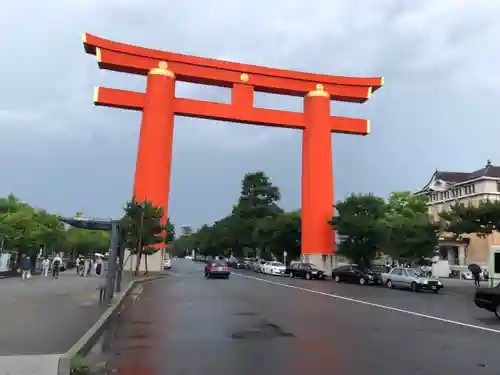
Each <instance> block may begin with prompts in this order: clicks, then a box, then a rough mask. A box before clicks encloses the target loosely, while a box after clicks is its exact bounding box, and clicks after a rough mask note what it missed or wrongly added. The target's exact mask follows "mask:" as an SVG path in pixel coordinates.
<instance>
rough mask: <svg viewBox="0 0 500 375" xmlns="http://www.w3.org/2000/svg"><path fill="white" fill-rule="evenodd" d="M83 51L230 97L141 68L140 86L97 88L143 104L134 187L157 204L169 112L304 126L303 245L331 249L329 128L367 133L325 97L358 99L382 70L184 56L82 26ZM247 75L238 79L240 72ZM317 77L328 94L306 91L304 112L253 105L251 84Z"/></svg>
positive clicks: (163, 185) (102, 61)
mask: <svg viewBox="0 0 500 375" xmlns="http://www.w3.org/2000/svg"><path fill="white" fill-rule="evenodd" d="M84 46H85V49H86V51H87V52H88V53H90V54H94V55H97V57H98V63H99V67H100V68H102V69H108V70H114V71H119V72H126V73H132V74H140V75H148V72H149V71H150V70H151V69H153V68H156V67H158V63H159V62H160V61H166V62H167V63H168V69H169V70H170V71H172V72H173V73H175V75H176V78H175V79H177V80H180V81H185V82H191V83H200V84H208V85H216V86H223V87H230V88H232V95H231V104H221V103H212V102H205V101H200V100H193V99H184V98H175V97H174V91H175V79H172V78H170V77H167V76H162V75H148V78H147V89H146V93H140V92H132V91H127V90H116V89H110V88H103V87H101V88H99V92H98V95H97V97H96V98H95V104H96V105H102V106H108V107H116V108H124V109H133V110H142V111H143V119H142V124H141V132H140V139H139V151H138V155H137V166H136V175H135V182H134V193H135V195H136V198H137V199H138V200H146V199H148V200H151V201H152V202H153V203H154V204H156V205H161V206H162V207H163V208H164V213H165V218H166V217H168V196H169V191H170V171H171V164H172V142H173V131H174V115H180V116H188V117H198V118H206V119H216V120H224V121H231V122H239V123H250V124H257V125H264V126H274V127H286V128H296V129H302V130H303V146H302V147H303V150H302V151H303V153H302V253H303V254H330V253H332V252H333V251H335V249H334V234H333V231H332V229H331V227H330V226H329V225H328V220H330V219H331V218H332V216H333V202H334V199H333V173H332V158H331V152H332V150H331V133H332V132H339V133H349V134H359V135H366V134H367V133H368V130H369V129H368V127H369V124H368V121H367V120H362V119H351V118H344V117H335V116H330V113H329V112H330V99H334V100H341V101H348V102H357V103H362V102H365V101H366V100H367V99H368V98H369V97H370V95H371V93H372V92H373V91H375V90H376V89H378V88H380V87H381V86H382V84H383V79H382V78H352V77H336V76H328V75H323V74H311V73H302V72H294V71H289V70H281V69H272V68H266V67H259V66H253V65H245V64H240V63H234V62H228V61H221V60H215V59H207V58H202V57H196V56H187V55H181V54H176V53H171V52H165V51H157V50H152V49H147V48H143V47H136V46H131V45H127V44H122V43H117V42H113V41H109V40H106V39H102V38H98V37H95V36H92V35H89V34H85V40H84ZM242 73H246V74H248V76H249V80H248V81H247V82H242V81H241V74H242ZM317 84H322V85H324V89H325V91H327V92H328V93H329V94H330V98H328V97H306V98H305V103H304V113H297V112H288V111H278V110H272V109H264V108H254V107H253V98H254V92H255V91H260V92H268V93H277V94H283V95H292V96H305V95H306V94H307V93H308V92H310V91H312V90H315V89H316V85H317Z"/></svg>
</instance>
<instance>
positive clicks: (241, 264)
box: [234, 260, 247, 269]
mask: <svg viewBox="0 0 500 375" xmlns="http://www.w3.org/2000/svg"><path fill="white" fill-rule="evenodd" d="M234 266H235V267H236V269H239V268H246V266H247V265H246V263H245V262H244V261H243V260H237V261H236V264H235V265H234Z"/></svg>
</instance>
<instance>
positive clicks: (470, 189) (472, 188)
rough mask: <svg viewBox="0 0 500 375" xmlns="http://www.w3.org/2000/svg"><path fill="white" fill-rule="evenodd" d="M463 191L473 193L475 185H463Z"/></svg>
mask: <svg viewBox="0 0 500 375" xmlns="http://www.w3.org/2000/svg"><path fill="white" fill-rule="evenodd" d="M464 192H465V194H474V193H475V192H476V186H475V185H474V184H470V185H467V186H464Z"/></svg>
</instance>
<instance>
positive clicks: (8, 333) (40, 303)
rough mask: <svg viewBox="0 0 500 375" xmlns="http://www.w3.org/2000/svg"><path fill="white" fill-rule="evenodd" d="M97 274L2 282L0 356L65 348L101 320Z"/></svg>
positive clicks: (63, 350)
mask: <svg viewBox="0 0 500 375" xmlns="http://www.w3.org/2000/svg"><path fill="white" fill-rule="evenodd" d="M100 282H102V279H101V278H98V277H92V276H91V277H78V276H76V272H75V273H73V272H71V271H69V270H68V271H66V272H63V273H61V276H60V278H59V279H57V280H56V279H52V277H47V278H45V277H43V276H33V277H32V278H31V279H30V280H25V281H22V280H20V279H19V278H14V279H4V280H1V281H0V316H1V317H2V320H1V321H2V323H0V324H1V326H0V327H1V328H0V356H5V355H21V354H54V353H63V352H65V351H67V350H68V349H69V348H70V347H71V346H72V345H73V344H74V343H76V342H77V341H78V339H79V338H80V337H81V336H83V335H84V334H85V332H87V330H88V329H89V328H90V327H91V326H92V325H93V324H94V323H95V322H96V321H97V320H98V319H99V316H100V315H101V314H102V312H103V309H104V308H105V307H100V306H99V291H98V290H97V286H98V284H99V283H100Z"/></svg>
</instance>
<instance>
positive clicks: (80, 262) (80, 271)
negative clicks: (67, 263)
mask: <svg viewBox="0 0 500 375" xmlns="http://www.w3.org/2000/svg"><path fill="white" fill-rule="evenodd" d="M84 270H85V259H83V257H82V256H81V257H80V259H79V260H78V274H79V275H80V276H83V271H84Z"/></svg>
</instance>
